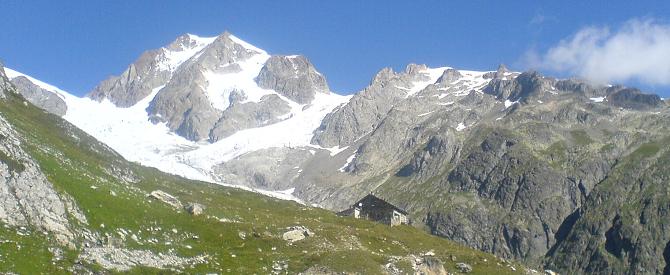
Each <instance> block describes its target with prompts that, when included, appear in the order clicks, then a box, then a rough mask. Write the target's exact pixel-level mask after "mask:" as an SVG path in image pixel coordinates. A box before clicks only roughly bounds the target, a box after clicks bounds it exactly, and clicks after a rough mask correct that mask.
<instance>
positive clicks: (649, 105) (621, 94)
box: [607, 87, 664, 110]
mask: <svg viewBox="0 0 670 275" xmlns="http://www.w3.org/2000/svg"><path fill="white" fill-rule="evenodd" d="M608 94H609V95H608V96H607V102H608V103H609V104H612V105H614V106H617V107H622V108H628V109H635V110H648V109H653V108H658V107H661V106H663V105H664V102H663V101H662V100H661V98H660V97H659V96H658V95H652V94H643V93H642V92H641V91H640V90H637V89H631V88H622V87H612V88H610V89H608Z"/></svg>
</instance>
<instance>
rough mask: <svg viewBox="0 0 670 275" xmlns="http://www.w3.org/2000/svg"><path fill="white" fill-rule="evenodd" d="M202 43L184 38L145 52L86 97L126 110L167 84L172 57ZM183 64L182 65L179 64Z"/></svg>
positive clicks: (197, 47)
mask: <svg viewBox="0 0 670 275" xmlns="http://www.w3.org/2000/svg"><path fill="white" fill-rule="evenodd" d="M202 47H204V45H203V42H201V41H197V40H195V39H193V38H192V37H191V36H190V35H188V34H184V35H182V36H180V37H178V38H177V39H176V40H175V41H173V42H172V43H170V44H169V45H168V46H166V47H165V48H160V49H155V50H149V51H146V52H144V53H142V55H140V57H139V58H138V59H137V60H135V62H133V63H132V64H130V66H128V68H127V69H126V70H125V71H124V72H123V73H122V74H121V75H120V76H111V77H109V78H108V79H106V80H105V81H102V82H101V83H100V84H99V85H98V86H96V87H95V88H94V89H93V90H92V91H91V92H89V94H88V97H90V98H92V99H94V100H98V101H101V100H103V99H107V100H109V101H110V102H112V103H114V104H116V106H119V107H130V106H133V105H135V103H137V102H138V101H140V100H141V99H143V98H145V97H146V96H148V95H149V94H150V93H151V92H152V91H153V89H155V88H158V87H161V86H163V85H165V83H167V82H168V80H170V77H171V76H172V73H173V72H174V70H175V69H176V67H175V65H178V63H179V62H178V61H176V60H175V61H172V60H170V59H173V58H175V57H173V55H179V54H183V52H185V51H191V50H198V49H201V48H202ZM182 62H183V61H182Z"/></svg>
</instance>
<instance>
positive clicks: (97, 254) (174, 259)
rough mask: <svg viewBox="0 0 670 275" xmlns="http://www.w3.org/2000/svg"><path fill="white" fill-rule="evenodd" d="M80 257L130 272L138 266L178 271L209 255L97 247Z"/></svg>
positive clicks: (103, 265) (116, 269)
mask: <svg viewBox="0 0 670 275" xmlns="http://www.w3.org/2000/svg"><path fill="white" fill-rule="evenodd" d="M79 258H80V259H81V260H83V261H86V262H89V263H94V264H98V265H100V266H101V267H103V268H105V269H107V270H114V271H117V272H128V271H130V270H131V269H132V268H134V267H137V266H143V267H152V268H158V269H173V270H175V271H177V270H180V268H181V267H183V266H188V265H195V264H202V263H206V262H207V258H208V256H204V255H201V256H196V257H191V258H185V257H180V256H177V255H176V254H174V253H167V254H163V253H158V254H156V253H154V252H151V251H148V250H130V249H125V248H115V247H95V248H87V249H84V251H83V252H82V253H81V255H80V256H79Z"/></svg>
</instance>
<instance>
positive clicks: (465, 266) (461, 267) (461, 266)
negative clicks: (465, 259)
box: [456, 263, 472, 273]
mask: <svg viewBox="0 0 670 275" xmlns="http://www.w3.org/2000/svg"><path fill="white" fill-rule="evenodd" d="M456 268H458V271H460V272H462V273H470V272H472V266H470V265H469V264H466V263H457V264H456Z"/></svg>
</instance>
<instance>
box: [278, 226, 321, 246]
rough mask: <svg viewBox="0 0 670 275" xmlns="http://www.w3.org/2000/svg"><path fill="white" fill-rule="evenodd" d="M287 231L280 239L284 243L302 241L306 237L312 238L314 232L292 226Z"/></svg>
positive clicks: (302, 227)
mask: <svg viewBox="0 0 670 275" xmlns="http://www.w3.org/2000/svg"><path fill="white" fill-rule="evenodd" d="M288 229H289V231H286V232H285V233H284V235H282V238H283V239H284V240H285V241H288V242H291V243H293V242H297V241H300V240H303V239H305V238H307V237H311V236H314V232H312V231H311V230H309V229H308V228H307V227H304V226H292V227H289V228H288Z"/></svg>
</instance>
